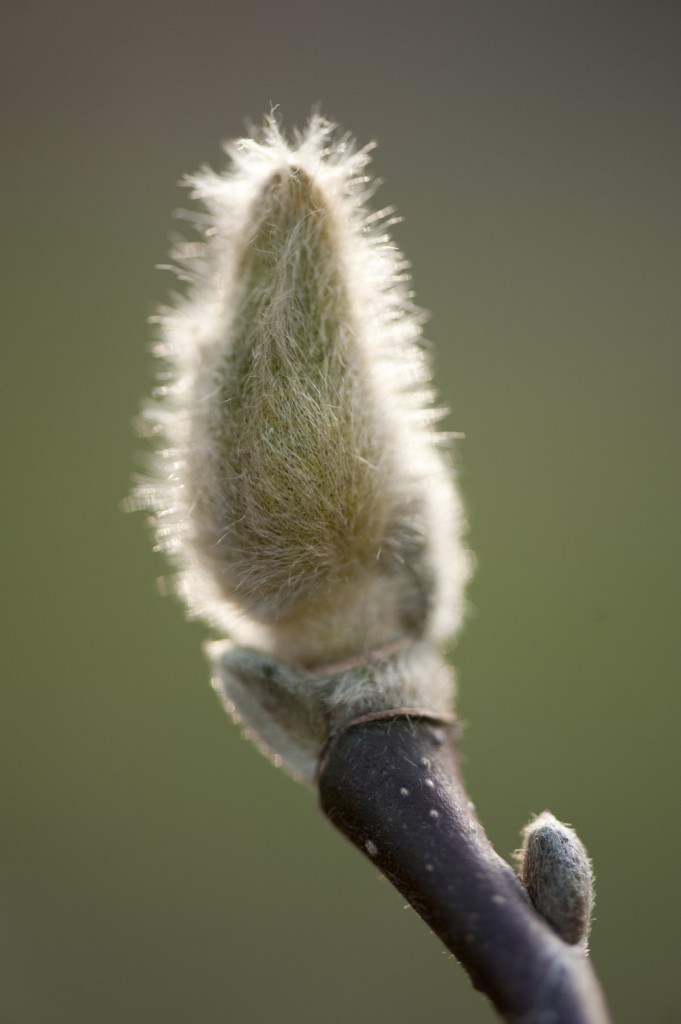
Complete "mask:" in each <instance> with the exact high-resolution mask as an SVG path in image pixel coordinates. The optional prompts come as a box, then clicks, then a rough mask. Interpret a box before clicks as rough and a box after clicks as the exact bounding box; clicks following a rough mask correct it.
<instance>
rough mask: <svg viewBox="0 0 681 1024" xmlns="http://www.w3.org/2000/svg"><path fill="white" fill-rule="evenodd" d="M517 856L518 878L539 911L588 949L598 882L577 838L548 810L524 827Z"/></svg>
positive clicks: (568, 939)
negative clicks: (595, 883) (596, 882)
mask: <svg viewBox="0 0 681 1024" xmlns="http://www.w3.org/2000/svg"><path fill="white" fill-rule="evenodd" d="M517 857H518V861H519V864H518V874H519V876H520V879H521V881H522V882H523V884H524V885H525V888H526V889H527V892H528V895H529V897H530V899H531V900H532V903H533V904H534V907H535V909H536V910H537V911H538V912H539V913H540V914H541V915H542V917H544V918H545V919H546V920H547V921H548V922H549V924H551V925H552V926H553V928H554V929H555V930H556V931H557V932H558V934H559V935H560V936H561V937H562V938H563V939H564V940H565V941H566V942H569V943H571V944H575V945H577V944H579V945H581V946H583V947H584V948H585V949H586V943H587V940H588V937H589V930H590V928H591V914H592V911H593V903H594V879H593V872H592V869H591V862H590V860H589V856H588V854H587V852H586V849H585V848H584V845H583V843H582V842H581V840H580V839H579V836H578V835H577V833H576V832H575V831H574V829H571V828H570V827H569V825H564V824H563V823H562V822H560V821H558V820H557V819H556V818H554V816H553V815H552V814H551V813H550V811H544V812H543V813H542V814H540V815H538V816H537V817H536V818H534V819H533V820H532V821H531V822H530V823H529V825H527V826H526V827H525V828H524V830H523V845H522V848H521V849H520V850H519V851H518V854H517Z"/></svg>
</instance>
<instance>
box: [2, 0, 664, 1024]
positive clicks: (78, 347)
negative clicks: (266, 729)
mask: <svg viewBox="0 0 681 1024" xmlns="http://www.w3.org/2000/svg"><path fill="white" fill-rule="evenodd" d="M0 37H1V43H0V48H1V52H0V57H1V65H0V66H1V68H2V72H1V74H2V84H3V88H4V103H3V107H2V115H1V116H2V119H3V126H2V150H3V157H2V180H3V188H2V198H1V200H0V202H1V203H2V208H3V223H4V228H3V232H2V245H1V246H0V250H1V257H0V258H1V259H2V262H3V270H2V283H3V292H4V300H3V303H2V313H3V319H4V330H3V371H2V374H1V385H0V386H1V387H2V391H3V401H2V410H3V413H4V414H5V416H6V423H5V426H4V428H3V440H4V441H5V442H6V444H5V454H4V459H3V462H4V465H5V481H6V482H5V487H4V498H3V502H2V512H3V516H4V517H5V521H4V523H3V526H2V533H3V537H4V541H5V554H4V570H3V577H4V588H3V590H4V608H3V621H4V625H5V637H4V640H3V643H2V655H3V660H4V670H3V678H4V685H3V691H2V702H3V710H2V719H1V720H2V737H1V740H0V758H1V762H2V768H1V771H2V787H1V788H2V805H3V806H2V825H3V829H2V832H3V836H2V841H1V845H0V857H1V862H0V879H1V881H0V964H1V966H0V1004H1V1005H0V1020H1V1021H2V1022H3V1024H114V1022H115V1024H120V1022H125V1024H217V1022H224V1021H234V1022H235V1024H264V1022H269V1021H273V1020H276V1021H281V1022H296V1024H317V1022H319V1021H324V1022H325V1024H346V1022H347V1021H358V1022H359V1021H371V1022H372V1024H407V1022H409V1024H412V1022H414V1021H420V1020H424V1019H427V1020H430V1021H439V1020H443V1021H444V1020H449V1021H451V1020H453V1021H461V1022H466V1024H477V1022H481V1024H482V1022H491V1021H492V1020H494V1019H495V1018H494V1015H493V1014H492V1012H491V1010H490V1008H489V1007H488V1005H487V1004H486V1002H485V1001H484V1000H483V999H482V998H481V997H479V996H478V995H477V994H476V993H475V992H474V991H473V990H472V988H471V986H470V984H469V982H468V980H467V977H466V976H465V975H464V973H463V972H462V971H461V969H460V968H459V967H458V966H457V965H455V964H454V963H452V961H451V958H450V957H449V956H448V955H446V954H445V953H444V952H443V951H442V949H441V947H440V945H439V943H438V942H437V941H436V940H435V939H434V937H433V936H432V935H430V934H429V932H428V931H427V929H426V928H425V926H424V925H423V924H422V923H421V922H420V921H419V919H418V918H417V917H416V915H415V914H414V913H413V912H412V911H405V910H404V906H403V900H402V899H401V898H400V897H399V896H398V895H397V894H396V893H395V892H394V891H392V890H391V888H390V887H389V885H388V883H387V882H385V881H383V880H381V879H380V878H379V877H377V875H376V872H375V870H374V869H373V868H372V867H371V865H370V864H369V863H368V862H366V861H364V860H363V859H362V858H361V857H360V856H359V855H358V854H357V853H356V852H355V851H354V850H353V849H352V848H351V847H350V846H349V844H347V843H346V842H345V841H344V840H343V839H341V837H340V836H338V835H336V834H335V833H334V832H333V831H332V829H331V827H330V826H329V825H328V824H327V823H326V822H325V820H324V819H323V818H322V817H321V815H320V814H319V812H318V810H317V807H316V802H315V797H314V794H313V793H312V792H311V791H309V790H306V789H305V788H303V787H301V786H297V785H295V784H294V783H293V782H291V781H290V780H289V779H288V778H286V777H284V776H283V775H282V774H280V773H278V772H276V771H275V770H274V769H273V768H272V767H271V766H270V765H269V764H268V763H267V762H266V761H265V760H264V759H263V758H261V757H260V755H259V754H258V753H257V752H256V751H255V749H253V748H251V746H250V745H248V744H247V743H246V742H244V741H243V740H242V739H241V738H240V736H239V734H238V732H237V730H236V729H235V728H234V727H233V726H232V725H231V724H230V722H229V721H228V720H227V718H226V717H225V716H224V715H223V713H222V712H221V710H220V709H219V707H218V704H217V702H216V700H215V697H214V695H213V693H212V692H211V689H210V687H209V685H208V673H207V669H206V665H205V664H204V661H203V658H202V655H201V651H200V644H201V641H202V639H203V638H204V636H205V631H204V630H203V629H202V627H201V626H200V625H198V624H193V625H188V624H186V623H185V621H184V618H183V613H182V609H181V608H180V606H179V604H178V603H177V602H176V601H175V600H173V599H170V598H167V599H161V598H160V597H159V596H158V593H157V587H156V582H155V580H156V577H158V576H160V575H163V574H164V573H165V571H166V569H165V566H164V565H163V563H162V562H161V560H160V558H159V556H157V555H154V554H152V552H151V546H150V537H149V535H148V531H147V528H146V526H145V522H144V519H143V517H142V516H139V515H138V516H125V515H123V514H122V512H121V510H120V503H121V500H122V499H123V498H124V497H125V495H126V494H127V492H128V489H129V481H130V478H131V474H132V472H133V467H134V464H135V460H136V456H135V453H136V452H137V451H138V450H139V448H140V447H141V445H140V443H139V442H138V441H137V440H136V439H135V436H134V433H133V430H132V427H131V421H132V420H133V418H134V416H135V414H136V411H137V409H138V407H139V405H140V403H141V401H142V399H143V397H144V396H145V395H146V394H147V392H148V391H149V388H150V381H151V375H152V360H151V356H150V354H149V351H148V329H147V326H146V324H145V319H146V317H147V316H148V315H149V314H151V313H152V312H153V311H154V309H155V307H156V306H157V304H159V303H160V302H162V301H163V300H164V298H165V297H166V294H167V292H168V290H169V289H171V288H172V287H173V282H172V280H171V279H170V277H169V276H168V275H167V274H162V273H159V272H158V271H156V270H154V266H155V264H158V263H162V262H165V259H166V251H167V248H168V237H169V235H170V233H171V232H172V231H175V230H177V228H176V227H175V226H174V224H173V222H172V218H171V211H172V210H173V209H174V208H176V207H178V206H181V205H183V204H184V203H186V198H185V196H184V195H183V194H181V193H180V191H179V190H178V189H177V187H176V182H177V181H178V180H179V178H180V177H181V176H182V174H183V173H185V172H188V171H192V170H194V169H195V168H196V167H197V166H198V165H199V164H200V163H202V162H204V161H207V162H209V163H211V164H213V165H216V164H217V165H219V164H220V163H221V154H220V148H219V143H220V141H221V140H223V139H225V138H229V137H233V136H234V135H238V134H241V133H242V132H243V129H244V119H245V118H249V119H251V120H253V121H259V120H260V118H261V116H262V114H263V113H265V112H266V111H267V110H268V109H269V107H270V104H271V103H278V104H280V105H281V110H282V113H283V117H284V120H285V122H286V123H287V124H288V125H291V124H300V123H301V122H302V121H304V120H305V118H306V116H307V114H308V112H309V111H310V109H311V107H312V106H313V104H315V103H317V102H320V103H321V106H322V109H323V110H324V111H325V112H326V113H327V114H328V115H329V116H331V117H333V118H335V119H337V120H338V121H339V122H340V123H341V124H342V125H343V126H344V127H345V128H347V129H350V130H351V131H352V132H353V133H355V134H356V135H357V137H358V139H359V140H360V142H362V143H364V142H366V141H368V140H369V139H372V138H376V139H377V140H378V142H379V144H380V145H379V149H378V151H377V154H376V158H375V171H376V173H378V174H379V175H380V176H381V177H382V178H384V179H385V182H386V184H385V186H384V187H383V188H382V189H381V192H380V196H379V197H378V200H377V201H378V202H380V204H382V205H384V204H386V203H393V202H394V203H395V204H396V205H397V206H398V209H399V211H400V213H401V214H402V215H404V217H405V221H404V224H402V225H400V226H399V227H398V228H397V232H396V233H397V237H398V241H399V243H400V245H401V246H402V247H403V248H404V250H405V251H406V253H407V255H408V257H409V259H410V260H411V261H412V262H413V264H414V268H415V269H414V280H415V287H416V294H417V299H418V301H419V303H420V304H421V305H423V306H425V307H426V308H428V309H431V310H433V311H434V315H433V319H432V321H431V323H430V325H429V337H430V338H431V339H432V341H433V344H434V350H435V353H436V365H437V376H438V385H439V388H440V391H441V394H442V395H443V398H444V401H446V402H447V404H448V405H449V406H450V408H451V409H452V414H451V417H450V421H449V426H450V427H451V428H452V429H455V430H460V431H463V432H464V433H465V435H466V438H465V441H463V442H461V443H460V446H459V459H460V463H461V480H462V487H463V490H464V493H465V498H466V502H467V506H468V509H469V514H470V521H471V532H470V540H471V544H472V546H473V548H474V550H475V552H476V553H477V557H478V561H479V569H478V572H477V575H476V578H475V582H474V583H473V585H472V586H471V589H470V598H471V605H472V613H471V616H470V621H469V624H468V627H467V629H466V631H465V634H464V636H463V638H462V639H461V642H460V644H459V646H458V649H457V651H456V652H455V655H454V660H455V663H456V665H457V667H458V670H459V674H460V698H459V707H460V711H461V714H462V716H463V717H464V719H465V720H466V721H467V723H468V727H467V730H466V737H465V744H464V751H465V774H466V778H467V781H468V784H469V789H470V792H471V795H472V797H473V798H474V799H475V801H476V803H477V806H478V811H479V813H480V815H481V817H482V820H483V821H484V822H485V824H486V826H487V828H488V831H489V833H490V835H491V837H492V839H493V841H494V842H495V844H496V845H497V848H498V849H499V851H500V852H502V853H503V854H506V855H507V854H509V853H510V851H511V850H512V849H513V848H514V847H515V846H516V845H517V842H518V832H519V829H520V827H521V826H522V825H523V824H524V823H525V821H526V820H527V819H528V817H529V816H530V814H531V813H533V812H538V811H541V810H542V809H543V808H545V807H547V806H548V807H550V808H551V809H552V810H553V811H554V813H555V814H557V815H558V816H559V817H561V818H562V819H564V820H567V821H570V822H572V823H574V824H575V826H576V827H577V828H578V830H579V832H580V834H581V835H582V837H583V838H584V840H585V842H586V843H587V844H588V847H589V850H590V852H591V853H592V855H593V857H594V859H595V864H596V870H597V874H598V907H597V920H596V924H595V928H594V933H593V942H592V950H593V958H594V961H595V964H596V967H597V969H598V971H599V973H600V975H601V977H602V979H603V982H604V985H605V987H606V990H607V992H608V996H609V999H610V1002H611V1005H612V1007H613V1010H614V1013H615V1017H616V1019H617V1020H618V1021H619V1022H623V1024H625V1022H632V1024H633V1022H640V1021H646V1022H647V1021H655V1022H658V1021H660V1022H675V1021H679V1020H681V1009H680V1007H679V1002H680V1000H679V995H678V971H679V963H680V952H681V951H680V948H679V945H680V943H679V934H680V929H679V912H680V909H681V908H680V907H679V884H678V863H679V856H680V854H679V841H680V839H681V829H680V826H679V817H678V789H679V757H678V752H679V739H678V735H679V711H680V709H681V696H680V695H679V688H678V685H677V673H678V664H679V654H680V650H679V648H680V644H679V635H680V629H679V597H680V587H679V577H680V571H681V566H680V564H679V563H680V560H681V543H680V540H679V498H680V493H679V491H680V488H679V427H680V426H681V402H680V392H681V389H680V388H679V372H680V369H681V365H680V364H681V358H680V352H679V340H680V339H679V322H680V321H679V302H678V293H679V262H678V258H679V207H678V200H679V192H678V186H679V170H680V169H681V159H680V156H681V145H680V142H681V139H680V132H679V119H678V112H679V98H680V91H681V90H680V89H679V86H680V84H681V83H680V79H681V61H680V60H679V53H680V52H681V48H680V44H681V8H680V7H679V5H678V4H676V3H673V2H662V0H660V2H654V0H648V2H640V3H633V2H617V3H615V2H609V0H602V2H598V0H588V2H584V0H578V2H570V3H567V2H565V3H562V4H561V3H550V2H548V3H547V2H546V0H529V2H522V0H516V2H514V3H510V2H509V0H466V2H457V0H450V2H448V3H445V2H423V3H419V4H409V3H406V2H401V0H400V2H391V3H388V2H387V0H380V2H375V3H370V2H367V3H363V4H362V3H352V2H350V0H346V2H344V3H337V2H327V3H325V2H323V0H321V2H316V3H315V2H312V0H301V2H285V0H282V2H279V3H275V2H274V0H270V2H269V3H258V2H251V3H248V4H247V3H230V2H222V3H218V2H211V0H194V2H192V3H180V2H177V0H167V2H163V3H160V2H148V3H147V2H144V0H138V2H136V3H133V2H131V0H119V2H116V3H114V2H111V3H104V2H99V0H88V2H85V0H59V2H58V3H57V2H47V0H39V2H35V3H31V2H29V0H27V2H23V3H19V2H18V0H5V2H4V3H3V6H2V13H1V14H0ZM137 461H138V462H139V460H137Z"/></svg>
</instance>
